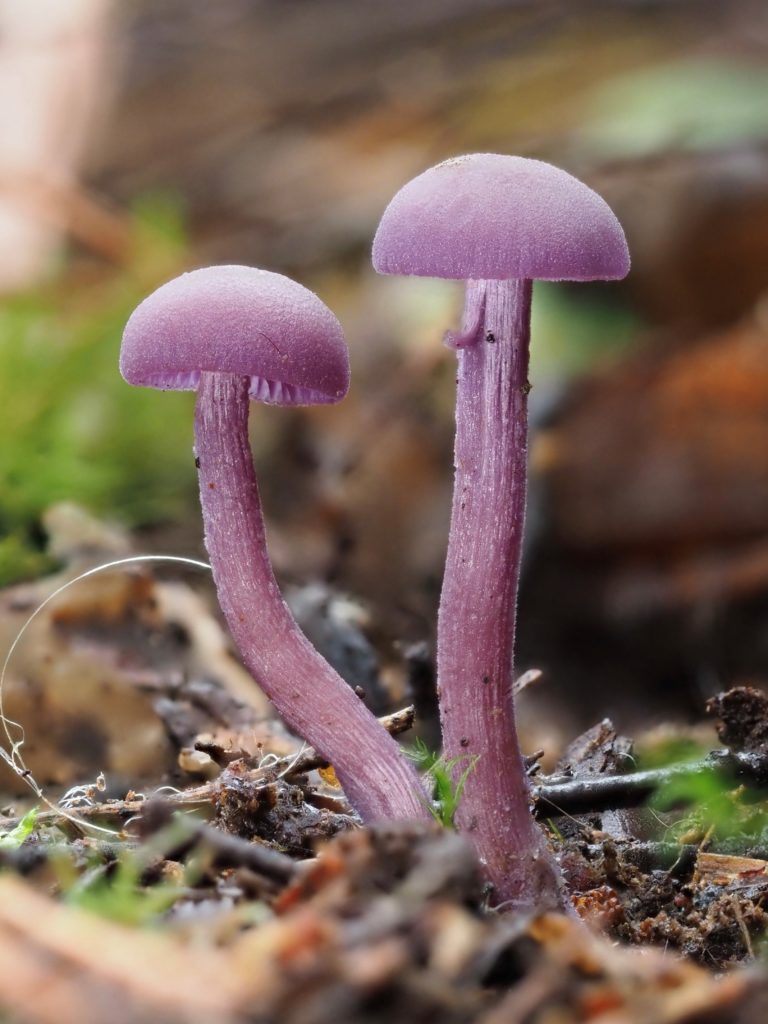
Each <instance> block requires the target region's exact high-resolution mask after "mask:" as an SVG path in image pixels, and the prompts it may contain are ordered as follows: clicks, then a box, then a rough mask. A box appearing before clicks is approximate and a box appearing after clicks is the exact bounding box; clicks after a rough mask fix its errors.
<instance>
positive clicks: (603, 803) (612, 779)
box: [533, 750, 768, 817]
mask: <svg viewBox="0 0 768 1024" xmlns="http://www.w3.org/2000/svg"><path fill="white" fill-rule="evenodd" d="M693 774H706V775H714V776H719V777H722V778H725V779H727V778H729V777H734V776H736V777H744V778H747V779H749V781H751V782H753V783H756V784H766V783H768V765H766V763H765V759H764V758H761V757H758V756H757V755H754V754H745V753H732V752H731V751H729V750H713V751H711V752H710V753H709V754H708V755H707V756H706V757H705V758H704V759H703V760H701V761H692V762H690V763H689V764H675V765H670V766H669V767H666V768H649V769H647V770H646V771H640V772H629V773H627V774H626V775H586V776H582V777H581V778H574V779H571V778H551V777H550V779H548V780H547V781H542V782H540V783H539V784H538V785H536V786H534V788H533V792H534V796H535V798H536V814H537V816H538V817H551V816H552V815H553V813H554V814H559V813H562V812H567V813H569V814H584V813H587V812H589V811H598V810H601V809H605V808H611V809H612V808H618V807H636V806H637V805H638V804H641V803H643V802H644V801H645V800H647V798H648V797H649V796H651V795H652V794H653V793H655V792H656V790H657V789H659V787H660V786H662V785H664V784H665V783H667V782H670V781H671V780H673V779H677V778H684V777H686V776H688V775H693Z"/></svg>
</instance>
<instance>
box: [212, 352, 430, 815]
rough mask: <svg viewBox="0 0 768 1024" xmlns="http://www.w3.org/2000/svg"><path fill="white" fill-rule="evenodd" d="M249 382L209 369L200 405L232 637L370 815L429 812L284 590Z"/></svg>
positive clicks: (391, 744)
mask: <svg viewBox="0 0 768 1024" xmlns="http://www.w3.org/2000/svg"><path fill="white" fill-rule="evenodd" d="M248 385H249V380H248V378H247V377H240V376H236V375H233V374H225V373H213V372H206V373H201V375H200V383H199V386H198V391H197V406H196V410H195V451H196V455H197V460H198V466H199V476H200V502H201V505H202V510H203V522H204V524H205V543H206V547H207V549H208V554H209V556H210V559H211V566H212V568H213V578H214V581H215V583H216V588H217V591H218V596H219V602H220V604H221V608H222V610H223V612H224V616H225V618H226V620H227V623H228V625H229V628H230V632H231V634H232V637H233V639H234V641H235V644H236V645H237V647H238V649H239V651H240V654H241V656H242V659H243V662H244V663H245V665H246V666H247V668H248V669H249V671H250V672H251V673H252V674H253V675H254V677H255V678H256V679H257V680H258V682H259V684H260V686H261V687H262V689H263V690H264V692H265V693H266V694H267V696H268V697H269V699H270V700H271V701H272V703H273V704H274V705H275V707H276V709H277V711H278V713H279V714H280V716H281V718H282V719H283V720H284V721H285V722H286V724H287V725H288V727H289V728H290V729H291V730H292V731H293V732H295V733H296V734H297V735H299V736H302V737H303V738H304V739H306V740H307V741H308V742H309V743H310V744H311V745H312V746H313V747H315V749H316V750H317V751H318V752H319V753H320V754H321V755H322V756H323V757H325V758H327V759H328V761H329V762H330V763H331V764H333V766H334V768H335V769H336V773H337V775H338V778H339V781H340V782H341V784H342V786H343V787H344V792H345V793H346V795H347V797H348V799H349V801H350V803H351V804H352V806H353V807H354V808H355V809H356V810H357V811H358V813H359V814H360V816H361V818H362V819H363V821H366V822H370V821H379V820H382V819H398V820H410V819H414V818H421V819H429V818H430V813H429V810H428V804H427V798H426V795H425V793H424V791H423V789H422V787H421V785H420V782H419V778H418V776H417V774H416V772H415V770H414V769H413V767H412V766H411V765H410V764H409V763H408V761H407V760H406V758H405V757H404V756H403V754H402V753H401V751H400V748H399V747H398V745H397V744H396V743H395V741H394V740H393V739H392V737H391V736H389V735H388V733H387V732H386V731H385V730H384V729H383V728H382V726H381V725H380V724H379V722H378V721H377V720H376V718H375V717H374V715H373V714H372V713H371V712H370V711H369V710H368V708H366V707H365V705H364V704H363V703H362V701H361V700H360V699H359V698H358V697H357V696H356V695H355V693H353V691H352V690H351V688H350V687H349V686H348V685H347V684H346V683H345V682H344V680H343V679H342V678H341V676H339V675H338V673H337V672H335V671H334V669H333V668H331V666H330V665H329V664H328V663H327V662H326V661H325V660H324V659H323V658H322V657H321V656H320V655H319V654H318V652H317V651H316V650H315V648H314V647H313V646H312V644H311V643H310V642H309V640H307V638H306V637H305V636H304V634H303V633H302V632H301V630H300V629H299V626H298V624H297V623H296V620H295V619H294V618H293V615H292V614H291V612H290V610H289V609H288V606H287V605H286V603H285V601H284V600H283V597H282V595H281V593H280V590H279V587H278V584H277V580H276V579H275V575H274V573H273V571H272V566H271V564H270V562H269V557H268V555H267V546H266V539H265V532H264V519H263V516H262V511H261V501H260V498H259V490H258V486H257V483H256V474H255V471H254V468H253V461H252V458H251V450H250V444H249V440H248V408H249V399H248Z"/></svg>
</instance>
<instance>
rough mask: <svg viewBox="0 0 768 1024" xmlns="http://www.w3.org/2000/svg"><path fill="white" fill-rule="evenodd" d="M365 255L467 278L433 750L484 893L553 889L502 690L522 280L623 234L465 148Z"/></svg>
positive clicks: (575, 188) (556, 182)
mask: <svg viewBox="0 0 768 1024" xmlns="http://www.w3.org/2000/svg"><path fill="white" fill-rule="evenodd" d="M373 263H374V267H375V268H376V270H378V271H379V272H380V273H386V274H413V275H418V276H424V277H443V278H452V279H463V280H465V281H466V282H467V287H466V300H465V306H464V317H463V323H462V329H461V331H460V332H459V333H458V334H456V333H449V335H448V336H447V338H446V342H447V344H449V345H450V346H451V347H452V348H455V349H456V353H457V359H458V386H457V395H456V448H455V483H454V498H453V509H452V514H451V526H450V533H449V539H448V553H447V559H446V567H445V576H444V579H443V591H442V595H441V599H440V610H439V616H438V687H439V691H438V692H439V699H440V719H441V725H442V731H443V748H444V755H445V757H446V758H447V759H453V758H461V759H462V760H461V762H460V767H459V768H458V769H457V774H458V772H460V771H461V770H462V767H463V766H466V764H467V763H470V760H472V761H474V767H473V768H472V770H471V771H470V773H469V776H468V778H467V781H466V785H465V788H464V792H463V796H462V799H461V803H460V805H459V808H458V812H457V816H456V820H457V824H458V826H459V828H460V829H461V830H462V831H463V832H465V833H466V834H467V835H468V837H469V838H470V839H471V840H472V841H473V842H474V844H475V847H476V849H477V851H478V853H479V855H480V857H481V860H482V861H483V863H484V865H485V869H486V872H487V876H488V878H489V879H490V881H491V882H492V883H493V885H494V890H495V893H494V896H495V900H496V902H497V903H500V904H501V903H503V904H507V905H511V906H516V907H520V908H528V909H541V908H543V907H547V906H553V905H557V904H561V903H562V902H563V900H564V897H563V892H562V883H561V876H560V870H559V867H558V865H557V863H556V861H555V858H554V857H553V855H552V853H551V851H550V849H549V846H548V844H547V842H546V840H545V838H544V836H543V834H542V832H541V831H540V830H539V828H538V826H537V825H536V823H535V822H534V820H533V817H532V815H531V794H530V786H529V783H528V779H527V777H526V774H525V771H524V768H523V762H522V758H521V752H520V747H519V742H518V738H517V732H516V728H515V713H514V705H513V700H512V682H513V670H514V639H515V619H516V608H517V590H518V582H519V577H520V560H521V555H522V540H523V526H524V519H525V501H526V478H527V446H528V412H527V405H528V402H527V398H528V392H529V390H530V386H529V384H528V353H529V339H530V312H531V295H532V282H533V280H534V279H543V280H553V281H557V280H578V281H587V280H593V279H596V278H602V279H612V278H621V277H624V276H625V275H626V273H627V272H628V270H629V255H628V252H627V245H626V241H625V239H624V233H623V231H622V229H621V226H620V224H619V222H618V221H617V219H616V217H615V216H614V214H613V213H612V212H611V210H610V208H609V207H608V205H607V204H606V203H605V201H604V200H603V199H601V198H600V196H598V195H597V194H596V193H595V192H593V191H592V190H591V189H589V188H587V186H586V185H584V184H583V183H582V182H580V181H578V180H577V179H576V178H573V177H572V176H571V175H569V174H567V173H566V172H565V171H562V170H560V169H559V168H556V167H553V166H551V165H550V164H546V163H542V162H541V161H538V160H527V159H524V158H521V157H511V156H501V155H498V154H493V153H479V154H472V155H469V156H463V157H457V158H456V159H453V160H447V161H445V162H444V163H442V164H438V165H437V166H436V167H432V168H430V169H429V170H427V171H425V172H424V173H423V174H421V175H419V176H418V177H417V178H414V179H413V181H411V182H409V183H408V184H407V185H405V186H404V187H403V188H402V189H401V190H400V191H399V192H398V193H397V195H396V196H395V197H394V199H393V200H392V201H391V203H390V204H389V206H388V207H387V209H386V211H385V212H384V216H383V217H382V220H381V224H380V225H379V229H378V231H377V233H376V238H375V240H374V243H373Z"/></svg>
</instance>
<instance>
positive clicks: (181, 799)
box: [0, 706, 415, 830]
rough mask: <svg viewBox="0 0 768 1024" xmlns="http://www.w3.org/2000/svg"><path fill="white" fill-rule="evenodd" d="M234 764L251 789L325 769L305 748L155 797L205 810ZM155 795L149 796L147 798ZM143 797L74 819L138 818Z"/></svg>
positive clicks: (396, 718)
mask: <svg viewBox="0 0 768 1024" xmlns="http://www.w3.org/2000/svg"><path fill="white" fill-rule="evenodd" d="M414 718H415V711H414V708H413V707H412V706H411V707H407V708H402V709H401V710H400V711H395V712H394V713H393V714H391V715H385V716H384V717H383V718H380V719H379V722H381V724H382V725H383V726H384V728H385V729H386V730H387V732H388V733H389V734H390V735H391V736H397V735H399V734H400V733H403V732H406V731H407V730H408V729H410V728H411V727H412V726H413V722H414ZM236 765H246V766H247V767H246V769H245V771H241V772H240V773H239V774H238V775H237V779H238V782H239V783H241V784H249V785H252V786H258V785H260V784H261V785H263V786H265V787H266V786H268V785H270V784H271V783H273V782H274V781H275V779H277V778H279V777H282V778H293V777H295V776H297V775H304V774H306V773H307V772H310V771H313V770H314V769H315V768H323V767H327V765H328V762H327V761H326V760H325V759H324V758H322V757H320V755H319V754H318V753H317V752H316V751H315V750H313V749H312V748H311V747H308V748H307V749H306V750H304V751H303V752H302V753H301V754H299V755H298V756H296V755H295V754H291V755H288V756H287V757H282V758H280V759H278V760H276V761H273V762H272V763H271V764H269V765H268V766H265V767H258V766H253V767H252V766H251V765H250V764H249V762H248V760H246V759H245V758H244V759H243V760H242V761H239V762H234V763H233V764H232V765H231V766H230V767H229V769H227V770H225V771H224V772H222V774H221V775H220V776H219V777H218V778H216V779H213V780H212V781H211V782H205V783H203V784H202V785H200V786H194V787H192V788H190V789H182V790H178V791H176V792H169V793H166V792H163V793H162V794H158V795H159V796H162V799H163V801H164V802H165V803H167V804H170V805H172V806H173V807H184V808H185V809H191V808H194V807H206V806H208V805H210V804H211V803H213V802H214V801H215V799H216V797H217V796H218V795H219V793H220V792H221V791H222V790H223V789H225V788H226V786H227V782H228V780H229V779H231V778H232V774H233V770H234V769H235V767H236ZM154 795H155V794H150V797H152V796H154ZM147 799H148V798H147V797H144V796H141V797H133V798H131V799H125V800H107V801H105V802H104V803H98V804H93V805H91V806H89V807H82V808H79V809H78V810H77V816H78V818H79V819H81V820H82V821H84V822H87V821H90V820H94V819H96V820H98V819H104V818H117V819H122V820H124V821H125V820H127V819H128V818H132V817H136V816H137V815H138V816H140V815H141V814H142V812H143V811H144V810H145V809H146V806H147ZM67 814H68V815H69V818H65V817H64V816H63V815H62V814H59V813H58V812H57V811H55V810H50V811H41V812H40V813H39V814H38V815H37V819H36V822H37V824H39V825H41V824H51V823H53V822H59V823H63V822H65V821H68V820H69V819H70V818H71V817H72V812H67ZM20 820H21V819H20V818H19V817H14V818H0V830H10V829H12V828H15V827H16V825H18V823H19V821H20Z"/></svg>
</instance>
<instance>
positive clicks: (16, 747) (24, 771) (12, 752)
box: [0, 555, 211, 835]
mask: <svg viewBox="0 0 768 1024" xmlns="http://www.w3.org/2000/svg"><path fill="white" fill-rule="evenodd" d="M140 562H170V563H175V564H177V565H191V566H193V567H194V568H196V569H205V570H206V571H207V572H210V570H211V567H210V565H209V564H208V563H207V562H201V561H200V560H199V559H197V558H185V557H184V556H182V555H131V556H130V557H128V558H118V559H116V560H115V561H113V562H105V563H104V564H103V565H97V566H95V567H94V568H93V569H88V570H87V571H86V572H83V573H80V575H79V576H75V577H74V578H73V579H71V580H67V582H66V583H63V584H62V585H61V586H60V587H57V588H56V590H54V591H53V593H52V594H49V595H48V597H46V598H45V600H44V601H42V602H41V603H40V604H39V605H38V606H37V608H35V610H34V611H33V612H32V614H31V615H30V616H29V618H28V619H27V620H26V622H25V623H24V624H23V626H22V627H21V629H20V630H19V632H18V633H17V634H16V639H15V640H14V641H13V643H12V644H11V646H10V647H9V648H8V653H7V654H6V656H5V661H4V662H3V667H2V669H1V670H0V722H2V725H3V731H4V732H5V736H6V739H7V740H8V745H9V748H10V749H9V750H6V749H5V747H3V746H2V745H0V758H2V760H3V761H5V763H6V764H7V765H8V767H9V768H10V769H11V770H12V771H13V772H15V773H16V775H18V777H19V778H20V779H23V780H24V782H26V784H27V785H28V786H29V787H30V789H31V790H32V791H33V793H34V794H35V796H36V797H37V798H38V799H39V800H42V801H43V803H45V804H46V806H47V807H49V808H50V809H51V810H52V811H54V812H55V813H56V814H59V815H61V817H62V818H66V819H67V820H68V821H72V822H74V823H75V824H76V825H79V826H80V827H83V828H90V829H94V830H95V831H96V832H106V833H108V834H109V835H118V834H119V833H117V832H115V831H114V830H113V829H110V828H104V827H103V826H101V825H94V824H92V823H91V822H89V821H85V820H84V819H82V818H78V817H76V816H75V815H72V814H68V813H67V812H66V811H65V810H64V809H63V808H62V807H58V806H57V805H56V804H54V803H52V802H51V801H50V800H49V799H48V798H47V797H46V796H45V794H44V793H43V791H42V789H41V787H40V786H39V784H38V783H37V782H36V780H35V779H34V777H33V775H32V773H31V772H30V770H29V769H28V768H27V766H26V764H25V763H24V758H23V757H22V756H21V748H22V747H23V746H24V727H23V726H22V725H21V724H20V723H19V722H14V721H13V719H11V718H8V717H7V716H6V714H5V708H4V706H3V695H4V688H5V676H6V673H7V671H8V666H9V664H10V661H11V658H12V657H13V653H14V651H15V650H16V648H17V647H18V645H19V642H20V640H21V638H22V637H23V636H24V634H25V633H26V631H27V629H28V627H29V626H30V625H31V624H32V623H33V622H34V620H35V619H36V618H37V616H38V615H39V614H40V612H41V611H43V609H44V608H46V607H47V606H48V605H49V604H50V603H51V601H54V600H55V599H56V598H57V597H58V596H59V595H60V594H62V593H63V592H64V591H65V590H67V589H68V588H69V587H72V586H74V584H75V583H79V582H80V581H81V580H85V579H88V577H89V576H95V575H96V574H97V573H100V572H106V571H107V570H108V569H117V568H120V567H121V566H124V565H136V564H138V563H140ZM11 728H13V729H16V730H18V737H17V738H16V739H14V738H13V735H12V734H11Z"/></svg>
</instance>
